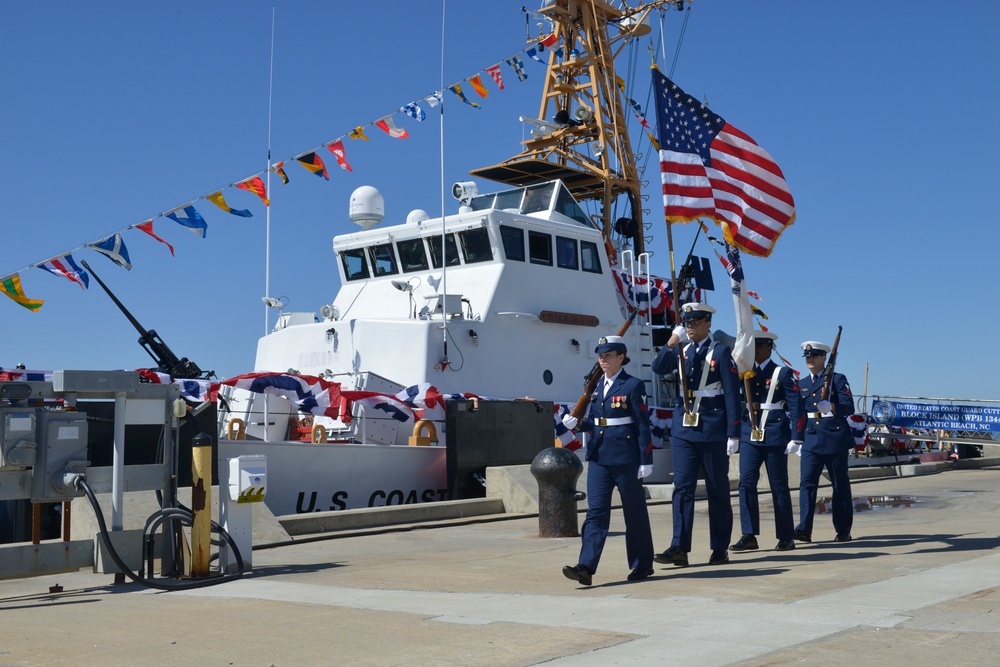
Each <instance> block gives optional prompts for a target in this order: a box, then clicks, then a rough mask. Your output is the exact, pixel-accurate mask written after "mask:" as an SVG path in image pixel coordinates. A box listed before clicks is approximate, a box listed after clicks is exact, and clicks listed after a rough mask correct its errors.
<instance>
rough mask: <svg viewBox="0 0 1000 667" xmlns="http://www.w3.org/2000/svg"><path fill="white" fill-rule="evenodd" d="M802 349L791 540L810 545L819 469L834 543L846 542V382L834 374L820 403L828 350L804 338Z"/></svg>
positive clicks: (849, 406) (849, 520) (850, 403)
mask: <svg viewBox="0 0 1000 667" xmlns="http://www.w3.org/2000/svg"><path fill="white" fill-rule="evenodd" d="M802 349H803V356H805V358H806V366H808V367H809V376H808V377H807V376H805V375H803V376H802V378H801V379H800V380H799V389H800V390H801V393H802V402H803V408H804V409H805V412H806V430H805V438H804V439H803V441H802V451H801V456H802V468H801V480H800V486H799V525H798V526H796V528H795V539H796V540H798V541H800V542H811V541H812V529H813V514H814V513H815V511H816V489H817V487H818V486H819V476H820V474H821V473H822V472H823V467H824V466H825V467H826V469H827V470H828V471H829V473H830V482H831V485H832V486H833V512H832V514H833V527H834V530H836V531H837V536H836V537H835V538H834V540H835V541H837V542H850V541H851V526H852V525H853V524H854V505H853V504H852V502H851V479H850V477H848V475H847V459H848V457H849V456H850V453H851V450H852V449H853V448H854V437H853V436H852V435H851V429H850V427H849V426H848V425H847V417H848V416H849V415H853V414H854V396H852V395H851V387H850V385H848V383H847V378H846V377H844V376H843V375H842V374H840V373H834V374H833V381H832V383H831V386H830V393H829V396H828V397H827V400H822V391H823V369H824V367H825V366H826V355H827V353H828V352H829V351H830V346H829V345H824V344H823V343H817V342H816V341H812V340H810V341H806V342H805V343H802Z"/></svg>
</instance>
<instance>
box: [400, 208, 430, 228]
mask: <svg viewBox="0 0 1000 667" xmlns="http://www.w3.org/2000/svg"><path fill="white" fill-rule="evenodd" d="M430 219H431V216H430V215H429V214H428V213H427V211H425V210H424V209H422V208H415V209H413V210H412V211H410V213H409V215H407V216H406V224H408V225H415V224H417V223H418V222H423V221H424V220H430Z"/></svg>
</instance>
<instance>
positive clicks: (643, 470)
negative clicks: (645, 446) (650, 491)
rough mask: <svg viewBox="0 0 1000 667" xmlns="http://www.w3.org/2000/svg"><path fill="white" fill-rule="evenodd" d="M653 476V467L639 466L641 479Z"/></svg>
mask: <svg viewBox="0 0 1000 667" xmlns="http://www.w3.org/2000/svg"><path fill="white" fill-rule="evenodd" d="M652 474H653V466H652V465H648V466H639V479H645V478H647V477H649V476H650V475H652Z"/></svg>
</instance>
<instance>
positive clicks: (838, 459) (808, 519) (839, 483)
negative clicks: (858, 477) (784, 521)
mask: <svg viewBox="0 0 1000 667" xmlns="http://www.w3.org/2000/svg"><path fill="white" fill-rule="evenodd" d="M849 455H850V450H847V449H845V450H843V451H841V452H837V453H836V454H817V453H815V452H807V451H806V450H804V449H803V450H802V472H801V476H802V479H801V483H800V485H799V525H798V526H797V527H796V530H801V531H804V532H806V533H809V534H812V529H813V515H814V514H815V512H816V489H817V487H818V485H819V476H820V474H822V472H823V468H824V467H826V469H827V470H828V471H829V473H830V482H831V484H832V485H833V500H832V502H831V507H832V513H833V528H834V530H836V531H837V534H838V535H839V534H840V533H850V532H851V526H852V525H854V505H853V503H852V501H851V478H850V477H848V476H847V459H848V456H849Z"/></svg>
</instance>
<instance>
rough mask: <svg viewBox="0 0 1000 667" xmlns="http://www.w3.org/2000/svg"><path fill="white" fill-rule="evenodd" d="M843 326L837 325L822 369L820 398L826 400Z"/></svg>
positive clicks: (835, 364)
mask: <svg viewBox="0 0 1000 667" xmlns="http://www.w3.org/2000/svg"><path fill="white" fill-rule="evenodd" d="M843 330H844V327H842V326H838V327H837V337H836V338H835V339H834V340H833V347H832V348H831V349H830V358H829V359H828V360H827V362H826V368H824V369H823V390H822V391H821V392H820V395H819V396H820V400H821V401H826V400H829V398H830V387H831V385H833V369H834V368H836V366H837V348H838V347H840V332H841V331H843Z"/></svg>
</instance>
